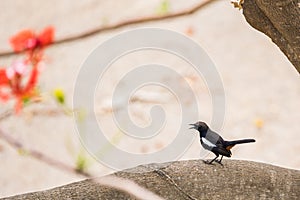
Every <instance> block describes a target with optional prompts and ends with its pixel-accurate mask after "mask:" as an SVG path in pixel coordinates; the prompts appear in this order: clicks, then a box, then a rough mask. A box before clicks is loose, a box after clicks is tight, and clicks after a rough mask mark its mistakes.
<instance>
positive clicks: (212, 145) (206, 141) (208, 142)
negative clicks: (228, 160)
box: [202, 137, 217, 148]
mask: <svg viewBox="0 0 300 200" xmlns="http://www.w3.org/2000/svg"><path fill="white" fill-rule="evenodd" d="M202 141H203V143H204V144H205V145H207V146H209V147H211V148H212V147H216V146H217V145H215V144H213V143H211V142H210V141H209V140H207V139H205V137H203V138H202Z"/></svg>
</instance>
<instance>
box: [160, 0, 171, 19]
mask: <svg viewBox="0 0 300 200" xmlns="http://www.w3.org/2000/svg"><path fill="white" fill-rule="evenodd" d="M169 11H170V2H169V1H168V0H163V1H162V2H161V3H160V5H159V7H158V8H157V14H159V15H165V14H167V13H168V12H169Z"/></svg>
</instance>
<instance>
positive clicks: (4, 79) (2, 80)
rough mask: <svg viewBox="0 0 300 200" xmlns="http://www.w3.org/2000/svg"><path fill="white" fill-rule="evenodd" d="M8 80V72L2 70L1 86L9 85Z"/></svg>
mask: <svg viewBox="0 0 300 200" xmlns="http://www.w3.org/2000/svg"><path fill="white" fill-rule="evenodd" d="M8 81H9V80H8V78H7V76H6V70H5V69H3V68H1V69H0V86H2V85H7V84H8Z"/></svg>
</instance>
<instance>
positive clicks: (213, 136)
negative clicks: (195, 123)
mask: <svg viewBox="0 0 300 200" xmlns="http://www.w3.org/2000/svg"><path fill="white" fill-rule="evenodd" d="M205 138H206V139H207V140H208V141H210V142H211V143H212V144H215V145H218V144H221V145H223V143H224V140H223V138H222V137H221V136H220V135H219V134H218V133H216V132H214V131H212V130H210V129H208V131H207V133H206V136H205Z"/></svg>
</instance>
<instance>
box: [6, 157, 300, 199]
mask: <svg viewBox="0 0 300 200" xmlns="http://www.w3.org/2000/svg"><path fill="white" fill-rule="evenodd" d="M223 164H224V166H221V165H218V164H216V165H207V164H204V163H203V162H202V160H190V161H177V162H171V163H164V164H151V165H143V166H139V167H136V168H134V169H131V170H126V171H121V172H117V173H114V174H113V175H110V176H109V177H111V176H115V177H121V178H122V179H123V180H124V179H126V180H129V181H133V182H135V184H138V185H139V186H141V187H143V188H146V189H147V190H149V191H151V192H152V193H155V194H156V195H158V196H160V197H162V198H165V199H189V200H190V199H218V200H219V199H247V200H248V199H298V197H299V196H300V190H299V183H300V182H299V180H300V171H297V170H292V169H285V168H281V167H276V166H272V165H268V164H263V163H256V162H250V161H239V160H224V162H223ZM106 178H107V177H104V179H106ZM120 185H122V182H119V181H113V182H110V184H109V185H108V184H104V182H103V178H97V179H89V180H84V181H80V182H76V183H71V184H69V185H65V186H61V187H57V188H54V189H50V190H45V191H41V192H34V193H28V194H23V195H18V196H14V197H10V198H8V199H13V200H15V199H20V200H21V199H136V198H140V197H141V195H140V194H136V193H135V194H134V195H133V194H132V193H131V192H130V191H129V190H127V189H125V188H124V187H121V186H120ZM147 194H150V195H152V194H151V193H149V192H147ZM145 195H146V194H145ZM142 196H143V195H142ZM143 197H144V198H142V199H147V196H143ZM151 199H153V198H151Z"/></svg>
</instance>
